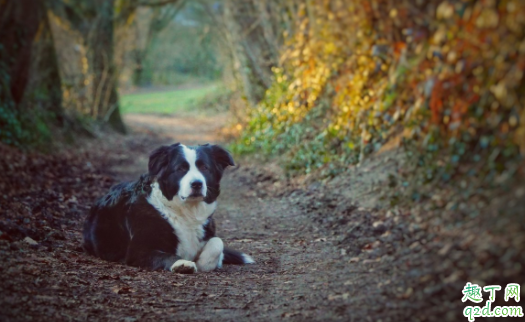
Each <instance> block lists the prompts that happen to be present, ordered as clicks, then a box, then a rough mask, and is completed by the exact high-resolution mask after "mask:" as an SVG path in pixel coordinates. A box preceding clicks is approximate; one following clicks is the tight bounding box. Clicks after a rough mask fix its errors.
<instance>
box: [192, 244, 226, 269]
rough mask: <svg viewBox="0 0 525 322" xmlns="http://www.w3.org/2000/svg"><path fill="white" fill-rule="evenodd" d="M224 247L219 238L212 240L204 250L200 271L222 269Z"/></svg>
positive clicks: (198, 261) (198, 262)
mask: <svg viewBox="0 0 525 322" xmlns="http://www.w3.org/2000/svg"><path fill="white" fill-rule="evenodd" d="M223 250H224V245H223V243H222V240H221V239H220V238H219V237H213V238H211V239H210V240H209V241H208V243H207V244H206V245H204V248H203V249H202V252H201V254H200V255H199V259H198V260H197V267H198V268H199V270H200V271H203V272H209V271H213V270H214V269H216V268H221V267H222V259H223V254H222V251H223Z"/></svg>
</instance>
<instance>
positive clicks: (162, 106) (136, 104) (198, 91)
mask: <svg viewBox="0 0 525 322" xmlns="http://www.w3.org/2000/svg"><path fill="white" fill-rule="evenodd" d="M224 93H225V89H224V87H222V86H221V85H220V84H210V85H205V86H201V87H193V88H181V89H172V90H165V91H151V92H147V93H132V94H124V95H122V96H121V101H120V102H121V104H122V106H121V108H122V109H121V111H122V112H123V113H144V114H147V113H156V114H173V113H177V112H194V111H196V110H198V108H199V107H200V106H202V105H203V104H204V103H205V102H209V101H210V100H214V99H216V98H218V97H220V96H221V95H223V94H224Z"/></svg>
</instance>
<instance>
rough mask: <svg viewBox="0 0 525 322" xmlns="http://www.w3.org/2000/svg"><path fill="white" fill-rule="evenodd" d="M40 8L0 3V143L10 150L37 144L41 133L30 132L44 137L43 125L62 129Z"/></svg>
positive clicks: (32, 1) (31, 3) (33, 3)
mask: <svg viewBox="0 0 525 322" xmlns="http://www.w3.org/2000/svg"><path fill="white" fill-rule="evenodd" d="M45 5H46V2H45V1H38V0H19V1H7V2H6V1H3V2H0V12H1V14H0V61H1V62H2V64H0V74H1V79H0V82H1V85H2V90H1V94H0V104H1V105H0V108H1V110H2V114H1V116H0V125H1V126H2V131H1V132H0V139H1V140H2V141H4V142H6V143H9V144H17V143H18V144H20V143H22V141H28V140H29V141H32V140H34V139H38V138H39V136H40V135H39V134H41V133H35V128H36V129H39V130H41V131H46V129H47V126H45V125H46V123H47V122H50V123H54V125H58V126H63V125H64V124H63V123H64V112H63V109H62V92H61V81H60V74H59V71H58V63H57V58H56V53H55V48H54V44H53V38H52V34H51V31H50V28H49V20H48V16H47V14H46V6H45ZM37 98H43V99H38V100H37ZM35 125H36V127H35ZM25 143H29V142H25Z"/></svg>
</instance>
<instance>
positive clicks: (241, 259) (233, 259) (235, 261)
mask: <svg viewBox="0 0 525 322" xmlns="http://www.w3.org/2000/svg"><path fill="white" fill-rule="evenodd" d="M223 254H224V259H223V260H222V262H223V264H232V265H245V264H253V263H255V261H254V260H253V258H251V257H250V256H249V255H246V254H244V253H241V252H239V251H236V250H233V249H229V248H224V251H223Z"/></svg>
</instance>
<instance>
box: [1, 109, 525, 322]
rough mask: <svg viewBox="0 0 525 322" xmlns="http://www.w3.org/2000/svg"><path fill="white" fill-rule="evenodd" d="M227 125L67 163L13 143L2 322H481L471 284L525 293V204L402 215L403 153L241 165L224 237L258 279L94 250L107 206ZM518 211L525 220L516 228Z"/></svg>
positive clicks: (116, 145) (6, 186) (217, 122)
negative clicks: (314, 171) (105, 198)
mask: <svg viewBox="0 0 525 322" xmlns="http://www.w3.org/2000/svg"><path fill="white" fill-rule="evenodd" d="M225 120H226V116H224V115H213V116H209V117H206V116H195V115H193V116H191V115H179V116H159V115H127V116H126V122H127V123H128V125H129V126H130V129H131V132H132V133H131V134H129V135H127V136H119V135H115V134H107V135H106V136H104V137H102V138H100V139H98V140H87V141H82V142H78V144H77V145H76V146H75V147H69V148H65V149H63V150H61V151H59V152H57V153H56V154H53V155H42V154H39V153H36V152H32V153H23V152H20V151H19V150H16V149H14V148H10V147H6V146H2V145H0V153H1V154H2V159H1V160H0V171H1V172H2V179H0V200H1V206H0V215H1V216H0V281H1V282H0V320H2V321H29V320H33V321H52V320H56V321H58V320H60V321H62V320H64V321H69V320H71V321H96V320H112V321H146V320H151V321H164V320H172V321H280V320H283V321H417V320H420V321H425V320H435V321H443V320H448V321H466V318H464V317H463V316H462V312H463V308H464V307H465V306H466V305H467V303H462V302H461V298H462V296H463V294H462V290H463V287H464V286H465V283H466V282H467V281H468V282H472V283H482V284H501V285H503V288H504V284H502V283H510V282H514V283H520V284H521V285H522V289H523V283H524V282H525V277H524V276H525V274H524V268H525V260H524V252H523V245H524V244H525V240H524V236H525V234H523V231H524V230H523V222H524V221H523V213H521V212H520V210H523V209H525V208H524V207H523V206H524V205H523V202H522V201H519V200H522V199H525V198H523V196H524V195H525V190H524V189H523V188H522V187H521V186H519V187H513V188H512V189H510V190H508V191H506V192H501V193H496V192H491V194H490V198H488V199H487V198H482V199H480V201H476V204H477V205H479V207H478V208H481V211H478V212H476V215H475V216H473V215H472V214H470V213H469V212H468V211H466V210H465V209H469V208H468V205H469V204H470V203H472V202H474V201H472V200H471V201H469V202H468V203H467V205H466V206H463V204H462V203H461V201H458V203H459V208H460V209H461V208H463V209H464V211H463V212H461V211H458V210H456V207H454V205H455V203H456V201H454V200H455V199H454V198H455V197H454V194H446V193H445V192H443V191H436V195H438V196H443V197H439V198H438V197H437V198H436V199H435V200H432V202H430V201H429V202H427V203H422V204H418V205H412V206H407V207H405V208H401V207H389V206H388V202H385V200H386V199H384V198H383V196H384V195H385V192H384V191H386V190H388V189H389V188H387V184H386V182H387V181H388V178H389V176H388V174H389V173H394V172H399V171H400V170H399V169H400V165H401V164H402V162H403V160H402V157H401V156H400V154H399V153H397V151H396V150H392V151H390V152H385V153H383V154H382V155H379V156H376V157H372V158H370V159H369V160H368V161H366V162H365V163H364V164H363V165H361V166H360V167H356V168H353V169H351V170H349V171H348V172H347V173H345V174H343V175H341V176H339V177H337V178H335V179H333V180H330V181H316V180H313V179H311V178H310V179H308V180H302V179H301V178H299V179H286V177H285V176H284V174H283V172H282V171H281V170H280V168H279V167H278V166H277V165H275V164H274V163H264V162H255V161H250V160H249V159H248V158H244V159H240V160H237V161H238V162H237V163H238V166H237V167H235V168H232V169H230V170H229V171H227V173H226V174H225V177H224V179H223V181H222V185H221V191H222V194H221V196H220V198H219V208H218V210H217V212H216V215H215V218H216V222H217V231H218V236H219V237H221V238H222V239H223V240H224V241H225V243H226V244H227V245H228V246H230V247H232V248H236V249H239V250H242V251H244V252H246V253H248V254H250V255H252V257H253V258H254V259H255V260H256V264H254V265H248V266H225V267H224V268H223V269H221V270H218V271H214V272H210V273H197V274H194V275H180V274H174V273H170V272H167V271H154V272H151V271H146V270H143V269H139V268H134V267H128V266H124V265H120V264H115V263H109V262H105V261H102V260H99V259H97V258H94V257H91V256H88V255H87V254H85V253H84V252H83V251H82V248H81V239H82V237H81V227H82V224H83V220H84V219H85V217H86V214H87V212H88V210H89V208H90V206H91V204H92V203H93V202H94V200H95V199H96V198H98V197H100V196H102V195H103V194H104V193H105V192H106V191H107V190H108V189H109V187H110V186H111V185H113V184H115V183H117V182H119V181H122V180H133V179H135V178H137V177H138V176H139V175H140V174H141V173H144V172H145V171H146V169H147V167H146V164H147V157H148V154H149V153H150V152H151V151H152V150H153V149H154V148H156V147H157V146H159V145H161V144H166V143H173V142H179V141H180V142H182V143H185V144H197V143H205V142H220V138H219V136H218V133H219V129H220V128H221V126H222V124H224V122H225ZM303 179H304V178H303ZM509 191H510V192H509ZM439 194H440V195H439ZM443 199H445V200H443ZM516 200H518V201H516ZM451 203H452V204H453V205H452V206H450V204H451ZM436 204H438V206H439V205H441V206H440V207H438V210H436V207H435V205H436ZM502 204H505V205H507V207H508V208H509V209H517V210H516V211H509V214H508V215H501V212H499V213H498V211H499V210H498V209H501V205H502ZM429 205H430V206H429ZM478 208H477V209H478ZM28 237H29V238H28ZM485 297H487V295H485ZM502 297H503V291H501V292H499V293H498V294H497V299H496V301H497V303H504V304H500V305H512V304H509V303H507V302H501V299H502ZM473 304H474V303H472V304H468V305H473Z"/></svg>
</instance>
